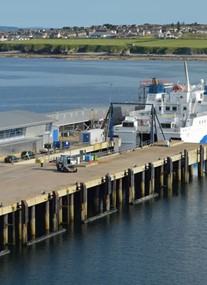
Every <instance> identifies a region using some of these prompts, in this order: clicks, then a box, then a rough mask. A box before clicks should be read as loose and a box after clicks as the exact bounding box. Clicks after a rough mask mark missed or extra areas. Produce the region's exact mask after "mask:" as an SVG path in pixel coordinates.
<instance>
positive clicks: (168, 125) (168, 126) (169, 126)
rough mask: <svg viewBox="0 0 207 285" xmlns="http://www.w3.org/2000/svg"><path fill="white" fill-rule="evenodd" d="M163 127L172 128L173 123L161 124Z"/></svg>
mask: <svg viewBox="0 0 207 285" xmlns="http://www.w3.org/2000/svg"><path fill="white" fill-rule="evenodd" d="M161 126H162V128H163V129H170V128H171V124H164V123H163V124H161Z"/></svg>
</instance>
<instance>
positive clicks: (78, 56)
mask: <svg viewBox="0 0 207 285" xmlns="http://www.w3.org/2000/svg"><path fill="white" fill-rule="evenodd" d="M0 57H17V58H56V59H65V60H181V61H183V60H188V61H189V60H191V61H192V60H194V61H207V55H174V54H165V55H156V54H129V55H120V54H110V55H109V54H106V53H73V54H60V55H54V54H28V53H19V52H0Z"/></svg>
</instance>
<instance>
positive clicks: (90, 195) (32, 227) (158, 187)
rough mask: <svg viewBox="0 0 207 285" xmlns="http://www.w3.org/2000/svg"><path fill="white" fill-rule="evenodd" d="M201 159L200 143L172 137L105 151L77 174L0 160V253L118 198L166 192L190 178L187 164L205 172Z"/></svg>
mask: <svg viewBox="0 0 207 285" xmlns="http://www.w3.org/2000/svg"><path fill="white" fill-rule="evenodd" d="M206 160H207V147H206V146H205V145H199V144H190V143H189V144H187V143H182V142H172V143H171V146H170V147H168V148H167V147H163V145H162V143H160V144H159V143H157V144H154V145H151V146H148V147H144V148H142V149H141V148H140V149H135V150H133V151H127V152H124V153H117V154H113V155H107V156H106V157H103V158H100V159H98V161H96V162H94V163H91V164H89V163H88V164H87V163H85V164H84V165H79V167H78V172H77V173H62V172H58V171H57V170H56V167H55V165H54V164H53V163H46V164H45V165H44V168H40V166H39V164H36V163H35V162H33V163H32V162H30V163H28V164H19V165H18V164H16V165H2V167H1V168H0V189H1V190H0V199H1V200H0V203H1V207H0V241H1V242H0V252H2V253H5V252H7V250H8V249H9V248H10V246H11V245H12V246H14V245H20V246H21V245H28V244H32V243H34V242H37V241H40V240H43V239H45V238H49V237H51V236H54V234H58V233H62V232H63V229H64V227H65V226H68V225H73V224H75V223H87V222H91V221H94V220H96V219H99V218H103V217H104V216H106V215H110V214H112V213H115V212H117V210H118V209H119V207H121V205H122V204H123V203H128V204H131V205H134V204H136V203H142V202H144V201H146V200H148V199H154V198H155V197H157V196H158V195H159V196H160V197H162V196H164V195H172V192H173V187H174V184H176V183H188V181H189V179H192V178H193V174H194V173H193V165H197V166H198V171H197V175H198V176H199V177H201V178H202V177H203V176H204V175H205V173H206V165H207V162H206ZM204 166H205V167H204ZM194 175H195V174H194ZM8 252H9V250H8Z"/></svg>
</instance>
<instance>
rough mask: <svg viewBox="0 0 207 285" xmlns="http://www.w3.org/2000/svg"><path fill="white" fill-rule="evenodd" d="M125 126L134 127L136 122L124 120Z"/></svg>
mask: <svg viewBox="0 0 207 285" xmlns="http://www.w3.org/2000/svg"><path fill="white" fill-rule="evenodd" d="M123 127H125V128H126V127H130V128H133V127H134V123H133V122H123Z"/></svg>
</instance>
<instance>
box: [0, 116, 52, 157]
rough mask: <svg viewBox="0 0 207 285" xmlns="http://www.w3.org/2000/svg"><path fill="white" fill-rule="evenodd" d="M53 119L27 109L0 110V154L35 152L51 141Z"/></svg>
mask: <svg viewBox="0 0 207 285" xmlns="http://www.w3.org/2000/svg"><path fill="white" fill-rule="evenodd" d="M53 122H54V120H53V119H52V118H50V117H48V116H46V115H43V114H37V113H33V112H28V111H19V110H17V111H7V112H0V156H3V155H7V154H15V153H19V152H21V151H23V150H32V151H34V152H37V150H38V149H39V148H41V147H42V146H43V145H44V143H46V142H48V141H51V136H52V125H53Z"/></svg>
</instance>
